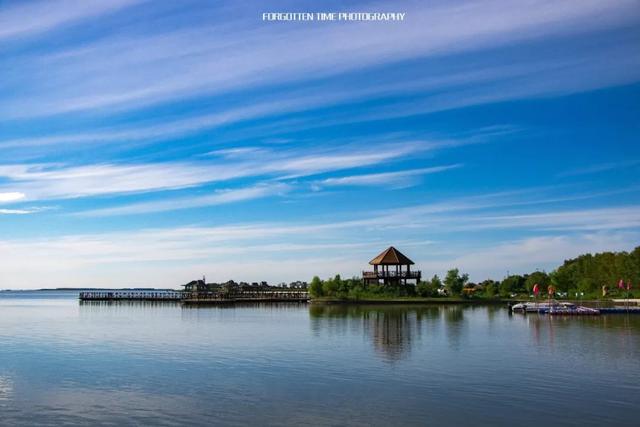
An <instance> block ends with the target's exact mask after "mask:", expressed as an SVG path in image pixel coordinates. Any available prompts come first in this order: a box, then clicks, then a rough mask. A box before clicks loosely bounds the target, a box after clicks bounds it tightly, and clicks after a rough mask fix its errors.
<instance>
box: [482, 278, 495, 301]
mask: <svg viewBox="0 0 640 427" xmlns="http://www.w3.org/2000/svg"><path fill="white" fill-rule="evenodd" d="M480 286H481V287H482V292H483V293H484V295H485V296H486V297H488V298H493V297H494V296H496V295H497V294H498V291H499V283H498V282H496V281H495V280H491V279H487V280H485V281H483V282H481V283H480Z"/></svg>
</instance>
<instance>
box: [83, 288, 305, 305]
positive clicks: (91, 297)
mask: <svg viewBox="0 0 640 427" xmlns="http://www.w3.org/2000/svg"><path fill="white" fill-rule="evenodd" d="M79 299H80V300H81V301H167V302H181V303H183V304H185V305H216V304H235V303H252V302H255V303H263V302H307V301H309V292H307V291H304V290H297V289H282V290H280V289H277V290H248V291H246V290H245V291H238V292H233V293H225V292H182V291H150V290H149V291H148V290H104V291H84V292H80V294H79Z"/></svg>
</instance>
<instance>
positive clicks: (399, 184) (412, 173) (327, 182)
mask: <svg viewBox="0 0 640 427" xmlns="http://www.w3.org/2000/svg"><path fill="white" fill-rule="evenodd" d="M461 166H462V164H459V163H458V164H453V165H445V166H433V167H428V168H421V169H410V170H404V171H398V172H383V173H372V174H365V175H351V176H343V177H339V178H327V179H324V180H322V181H318V182H316V183H314V185H315V186H317V187H319V188H321V187H323V186H324V187H336V186H382V188H388V189H398V188H406V187H408V186H411V185H414V184H415V183H416V178H418V177H420V176H422V175H429V174H434V173H439V172H444V171H448V170H451V169H457V168H459V167H461Z"/></svg>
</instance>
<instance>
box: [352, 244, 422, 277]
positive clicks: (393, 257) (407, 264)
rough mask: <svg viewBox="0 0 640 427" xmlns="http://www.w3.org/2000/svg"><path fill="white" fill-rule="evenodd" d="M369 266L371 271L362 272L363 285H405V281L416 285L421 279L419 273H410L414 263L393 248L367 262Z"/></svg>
mask: <svg viewBox="0 0 640 427" xmlns="http://www.w3.org/2000/svg"><path fill="white" fill-rule="evenodd" d="M369 264H370V265H373V271H363V272H362V279H363V280H364V284H365V285H370V284H380V283H383V284H384V285H399V284H403V285H406V284H407V280H415V281H416V284H418V282H419V281H420V278H421V273H420V271H411V266H412V265H414V262H413V261H411V260H410V259H409V258H407V257H406V256H405V255H404V254H403V253H402V252H400V251H399V250H397V249H396V248H394V247H393V246H390V247H389V248H388V249H387V250H385V251H384V252H382V253H381V254H380V255H378V256H377V257H375V258H374V259H372V260H371V261H369ZM390 267H391V268H390Z"/></svg>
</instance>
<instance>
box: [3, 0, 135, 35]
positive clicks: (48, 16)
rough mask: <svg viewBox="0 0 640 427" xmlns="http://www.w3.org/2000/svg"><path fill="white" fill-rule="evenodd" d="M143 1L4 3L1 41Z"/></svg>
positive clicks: (36, 32) (99, 0) (83, 0)
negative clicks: (11, 4)
mask: <svg viewBox="0 0 640 427" xmlns="http://www.w3.org/2000/svg"><path fill="white" fill-rule="evenodd" d="M140 2H141V0H109V1H102V0H55V1H53V0H42V1H36V2H16V3H15V4H14V6H9V7H7V6H6V5H5V6H4V7H3V9H2V10H0V41H3V40H7V39H13V38H16V37H27V36H34V35H38V34H42V33H44V32H47V31H51V30H54V29H57V28H60V27H63V26H65V25H70V24H74V23H78V22H80V21H83V20H87V19H91V18H96V17H98V16H100V15H104V14H107V13H112V12H115V11H118V10H120V9H124V8H126V7H129V6H132V5H134V4H136V3H140Z"/></svg>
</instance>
